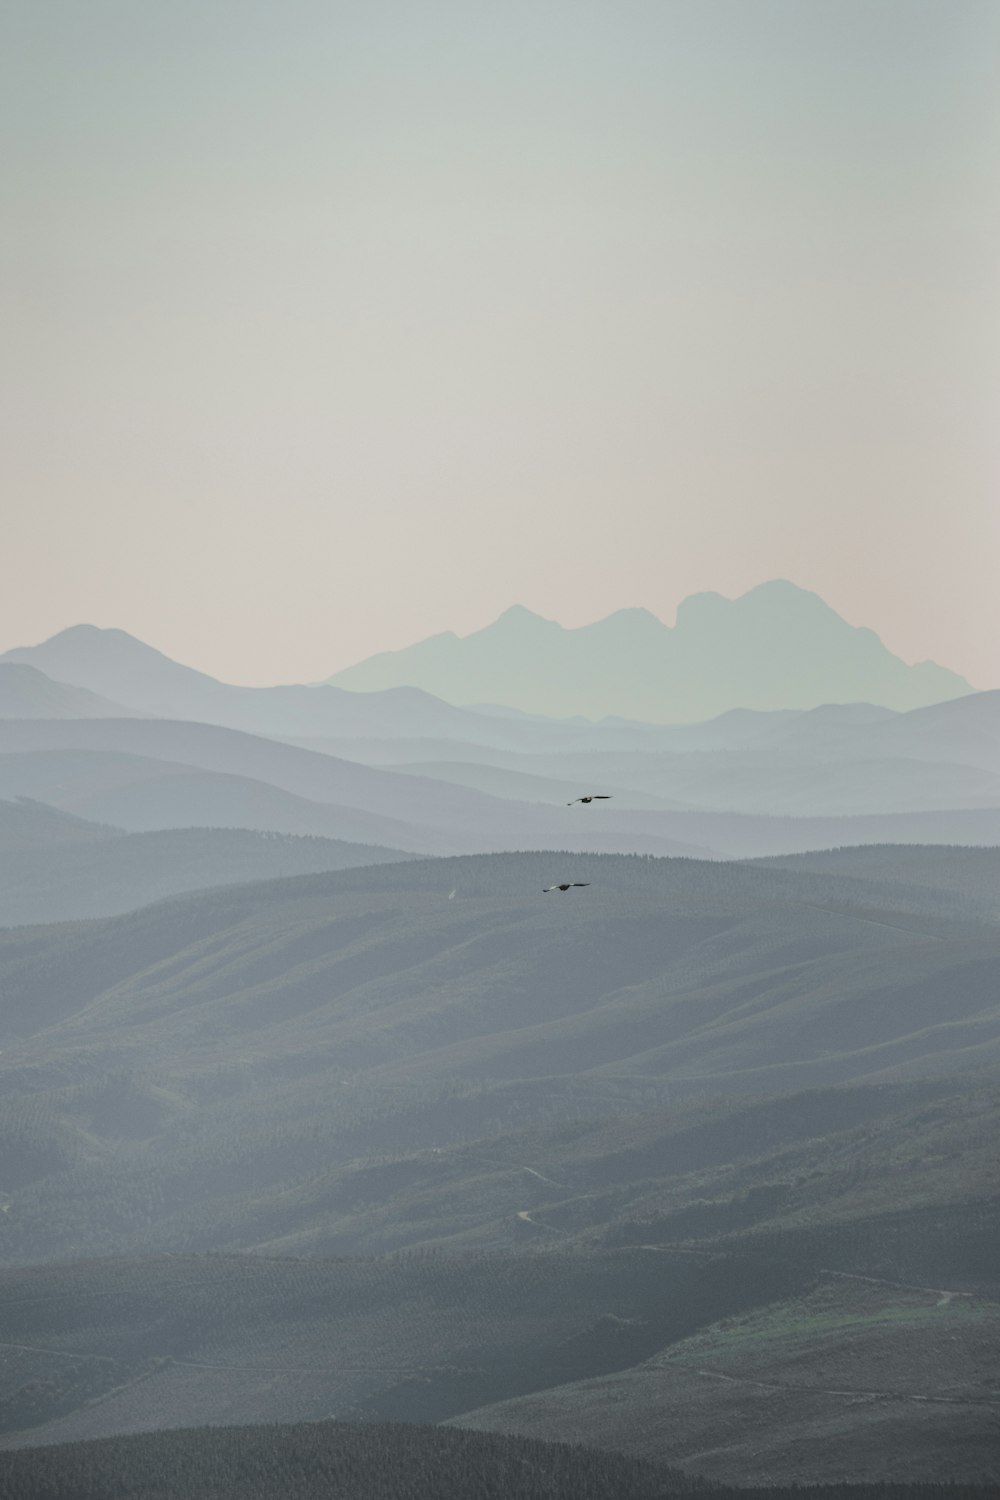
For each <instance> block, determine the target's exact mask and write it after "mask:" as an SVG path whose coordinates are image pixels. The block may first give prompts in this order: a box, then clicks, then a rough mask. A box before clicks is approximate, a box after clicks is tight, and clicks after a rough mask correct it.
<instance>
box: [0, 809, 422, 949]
mask: <svg viewBox="0 0 1000 1500" xmlns="http://www.w3.org/2000/svg"><path fill="white" fill-rule="evenodd" d="M407 857H408V856H406V855H404V854H401V853H399V852H398V851H396V850H392V849H380V848H378V847H377V846H374V845H368V844H349V843H345V842H343V841H342V840H337V839H323V838H316V837H307V838H293V837H287V838H286V837H282V836H281V835H279V834H273V833H254V832H249V831H247V830H246V829H232V830H226V829H222V828H192V827H187V828H181V829H177V830H168V831H161V832H154V833H133V834H128V833H124V832H122V830H120V829H117V828H112V827H108V826H107V825H103V824H97V823H87V822H85V821H84V820H83V819H82V818H76V817H71V816H68V815H67V814H65V813H61V812H59V811H57V810H56V809H55V808H51V807H47V806H45V805H44V804H42V803H35V802H3V801H0V926H3V927H15V926H19V925H24V924H26V923H40V922H66V921H73V920H79V919H81V918H85V917H107V916H114V915H116V914H117V913H119V912H125V911H133V910H135V909H136V908H137V907H140V906H145V905H148V904H149V902H151V901H158V900H161V899H163V898H164V897H167V896H175V895H180V894H181V893H183V892H186V891H196V890H207V889H209V888H211V887H213V886H222V885H232V884H234V883H236V882H238V881H254V880H263V879H275V878H278V877H281V876H284V875H303V874H309V873H313V872H314V871H319V870H343V869H348V868H350V867H351V866H354V865H368V864H381V863H382V862H383V861H387V862H388V861H393V860H398V859H405V858H407Z"/></svg>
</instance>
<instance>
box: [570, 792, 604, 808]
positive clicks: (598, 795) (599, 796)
mask: <svg viewBox="0 0 1000 1500" xmlns="http://www.w3.org/2000/svg"><path fill="white" fill-rule="evenodd" d="M610 801H611V793H610V792H595V793H594V795H593V796H592V797H574V798H573V802H610ZM573 802H567V803H566V806H567V807H572V806H573Z"/></svg>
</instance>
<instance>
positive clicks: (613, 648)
mask: <svg viewBox="0 0 1000 1500" xmlns="http://www.w3.org/2000/svg"><path fill="white" fill-rule="evenodd" d="M329 680H330V682H331V683H334V684H336V685H338V686H340V687H346V688H354V689H356V690H361V691H368V692H370V691H375V690H380V689H381V690H384V689H386V688H389V687H395V686H399V685H400V684H403V683H407V684H409V685H411V686H414V687H421V688H424V689H425V690H426V691H427V692H430V693H434V694H435V695H436V696H438V697H440V698H443V699H445V701H446V702H449V703H458V704H462V703H476V702H482V701H483V700H484V699H485V700H488V701H492V702H496V703H505V704H510V705H511V706H513V707H516V708H520V709H524V710H527V711H529V712H532V713H542V714H557V715H569V714H584V715H586V716H587V717H588V718H594V719H599V718H603V717H605V716H606V715H620V716H623V717H625V718H630V719H640V720H643V721H645V722H649V723H660V724H669V723H683V722H685V721H689V720H699V719H708V718H711V717H713V716H714V715H716V714H720V713H723V712H724V711H725V710H727V709H731V708H736V707H742V708H754V709H787V708H812V707H815V706H816V705H818V704H821V703H855V702H865V703H874V704H881V705H884V706H885V707H889V708H895V709H909V708H915V707H918V706H921V705H923V704H927V703H934V702H938V701H939V700H941V699H945V698H955V697H959V696H961V695H962V694H964V693H968V692H969V691H970V688H969V684H968V683H967V682H966V681H965V680H964V678H962V677H959V676H958V675H957V674H956V673H954V672H950V671H948V670H947V669H945V668H943V667H939V666H936V665H935V664H934V663H933V662H921V663H919V664H918V665H916V666H912V667H911V666H907V665H906V664H905V663H904V662H902V661H901V660H900V659H899V658H898V657H896V656H893V655H892V654H891V652H889V651H888V650H886V648H885V647H884V646H883V645H882V643H881V641H880V640H879V639H878V637H877V636H876V635H875V633H874V632H873V631H871V630H867V629H863V628H855V627H853V626H850V625H848V624H847V623H846V622H845V621H844V620H842V619H841V618H840V616H839V615H837V614H836V613H835V612H834V611H833V610H832V609H830V608H829V606H828V605H826V604H824V603H823V601H822V599H820V598H819V596H818V595H817V594H813V593H810V592H808V591H807V590H805V589H799V588H796V587H795V585H794V584H791V583H787V582H784V581H775V582H772V583H765V584H761V585H760V586H759V587H757V588H755V589H751V590H750V592H749V593H747V594H744V595H743V596H742V597H741V598H739V599H733V600H731V599H725V598H723V597H722V595H721V594H695V595H692V596H691V597H690V598H688V599H685V600H684V601H683V602H682V603H681V605H680V606H679V607H678V610H677V622H676V624H675V625H674V626H673V627H670V626H667V625H664V624H663V623H662V622H661V621H660V620H658V619H656V617H655V616H654V615H651V614H650V613H649V611H648V610H644V609H623V610H619V611H618V612H617V613H616V614H613V615H609V616H608V617H607V619H604V620H598V621H597V622H595V623H594V624H592V625H585V626H581V627H579V628H578V629H575V630H567V629H564V628H563V627H562V626H561V625H558V624H556V623H555V622H554V621H552V620H545V619H543V618H542V617H541V616H539V615H535V614H532V613H531V611H530V610H526V609H524V608H523V607H522V606H520V605H516V606H514V607H513V608H512V609H509V610H507V611H506V612H505V613H504V614H502V615H501V616H500V618H499V619H498V620H496V621H495V622H494V624H492V625H489V626H487V627H486V628H485V629H483V630H479V631H475V632H473V634H472V635H469V636H465V637H461V638H460V637H458V636H456V635H455V634H454V633H452V632H450V631H449V632H446V633H445V634H443V635H437V636H433V637H430V638H429V639H428V640H425V641H420V642H418V643H417V644H416V645H413V646H409V647H407V648H405V649H403V650H400V651H388V652H382V653H380V654H379V655H377V656H373V657H369V658H368V659H367V660H366V661H363V662H359V663H357V664H356V665H355V666H352V667H348V668H345V669H344V670H343V671H340V672H336V673H335V674H334V675H333V676H332V677H331V678H330V679H329Z"/></svg>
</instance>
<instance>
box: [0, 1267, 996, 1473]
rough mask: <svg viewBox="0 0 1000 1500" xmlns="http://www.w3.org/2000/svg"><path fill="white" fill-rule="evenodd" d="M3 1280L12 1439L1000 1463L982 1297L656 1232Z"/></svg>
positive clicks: (687, 1458) (749, 1465)
mask: <svg viewBox="0 0 1000 1500" xmlns="http://www.w3.org/2000/svg"><path fill="white" fill-rule="evenodd" d="M0 1290H2V1294H3V1295H2V1298H0V1342H2V1344H3V1346H4V1350H5V1355H6V1358H5V1361H4V1364H3V1366H2V1368H0V1421H2V1423H3V1426H4V1429H5V1433H4V1436H3V1437H2V1438H0V1442H2V1443H3V1445H4V1446H5V1447H14V1448H18V1447H24V1446H26V1445H30V1446H32V1447H34V1446H35V1445H38V1444H49V1443H60V1444H61V1443H67V1442H74V1441H77V1440H79V1439H81V1438H89V1437H110V1436H112V1435H114V1434H116V1433H128V1432H133V1433H139V1432H144V1431H150V1430H151V1429H153V1428H177V1427H185V1426H191V1425H193V1424H195V1423H203V1422H206V1421H208V1422H232V1421H234V1420H237V1421H240V1422H243V1423H254V1422H261V1421H302V1420H311V1421H316V1420H319V1419H322V1418H326V1417H335V1418H338V1419H341V1420H343V1419H349V1420H353V1421H358V1420H360V1421H364V1422H385V1421H390V1422H392V1421H400V1420H403V1421H408V1422H435V1421H437V1422H442V1421H445V1422H447V1421H451V1422H454V1423H456V1424H460V1425H462V1426H465V1427H477V1428H481V1429H487V1428H488V1429H492V1430H494V1431H497V1432H504V1431H518V1430H519V1429H520V1430H521V1431H524V1432H526V1433H527V1434H528V1435H535V1434H537V1432H538V1431H539V1430H546V1428H547V1430H549V1431H550V1432H551V1433H553V1434H555V1433H559V1432H562V1433H564V1434H571V1437H572V1440H574V1441H576V1440H579V1438H581V1437H583V1438H584V1439H585V1440H586V1441H588V1442H590V1443H592V1444H594V1445H595V1446H601V1445H606V1446H607V1447H609V1448H615V1449H618V1450H619V1451H621V1450H625V1451H629V1450H631V1451H632V1452H633V1453H634V1454H636V1455H637V1456H640V1457H642V1456H656V1457H657V1458H658V1459H660V1460H661V1461H663V1460H664V1459H666V1460H667V1461H669V1462H671V1463H672V1464H673V1465H675V1466H680V1467H683V1468H685V1469H686V1470H688V1471H690V1472H692V1473H694V1474H700V1475H704V1476H706V1477H712V1478H715V1479H716V1480H720V1481H723V1482H728V1483H733V1482H735V1481H737V1480H741V1481H746V1480H749V1481H751V1482H756V1483H762V1482H763V1483H765V1484H766V1483H767V1482H768V1480H770V1482H771V1483H774V1482H775V1481H784V1482H785V1483H788V1482H790V1481H800V1480H806V1481H807V1482H808V1481H812V1482H816V1481H819V1480H822V1479H824V1478H828V1477H833V1476H836V1477H839V1478H848V1479H852V1480H855V1481H856V1480H859V1479H862V1478H866V1477H867V1478H878V1479H880V1480H886V1479H890V1478H896V1479H910V1480H912V1479H917V1478H919V1479H925V1480H926V1479H934V1480H942V1479H951V1480H966V1481H968V1480H988V1479H991V1478H992V1479H995V1478H996V1477H997V1473H998V1469H997V1454H996V1449H995V1443H994V1441H993V1433H994V1431H995V1422H996V1413H997V1410H998V1407H997V1398H996V1393H995V1389H994V1387H993V1380H992V1377H993V1365H992V1353H993V1351H994V1350H995V1345H996V1338H997V1334H998V1332H1000V1307H998V1305H997V1304H996V1303H995V1302H992V1301H990V1300H988V1299H985V1298H983V1297H981V1296H951V1297H950V1298H947V1297H945V1294H944V1293H942V1292H940V1291H939V1290H938V1289H937V1288H914V1287H910V1288H906V1287H898V1286H893V1285H891V1284H887V1283H869V1282H866V1281H865V1280H864V1279H863V1278H858V1277H853V1276H845V1275H843V1274H840V1275H833V1274H831V1273H828V1272H818V1273H815V1272H813V1273H810V1272H809V1271H808V1270H806V1269H805V1268H800V1267H797V1266H795V1265H793V1264H789V1263H788V1262H780V1261H772V1262H768V1261H766V1260H764V1259H761V1258H759V1257H752V1256H745V1255H742V1256H741V1255H735V1256H728V1257H723V1256H711V1255H709V1256H703V1255H698V1254H693V1253H690V1252H685V1251H683V1250H674V1249H670V1248H663V1247H658V1246H656V1245H653V1246H652V1247H643V1246H635V1247H630V1248H628V1249H617V1250H595V1251H589V1252H580V1251H575V1250H572V1249H571V1250H569V1251H563V1250H552V1251H549V1252H546V1253H544V1254H537V1255H530V1256H524V1255H522V1256H519V1257H515V1256H509V1255H508V1256H490V1255H486V1256H474V1257H432V1258H430V1259H426V1258H425V1259H420V1258H414V1257H408V1258H399V1259H388V1260H383V1261H351V1260H341V1261H293V1260H264V1259H260V1258H257V1257H247V1258H233V1257H218V1256H216V1257H207V1258H195V1257H184V1256H172V1257H166V1258H163V1257H159V1258H157V1257H143V1258H140V1259H134V1260H110V1261H99V1262H87V1263H80V1264H77V1265H74V1266H55V1267H44V1268H39V1269H37V1270H32V1271H20V1272H7V1273H3V1274H2V1275H0ZM943 1298H944V1300H942V1299H943ZM573 1422H575V1423H576V1426H575V1428H573V1427H572V1426H571V1424H572V1423H573ZM587 1423H589V1430H588V1429H587V1426H586V1425H585V1424H587ZM15 1472H16V1470H15Z"/></svg>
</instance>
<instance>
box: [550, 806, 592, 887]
mask: <svg viewBox="0 0 1000 1500" xmlns="http://www.w3.org/2000/svg"><path fill="white" fill-rule="evenodd" d="M567 805H568V804H567ZM589 884H590V881H589V880H567V882H566V884H565V885H543V886H542V895H543V896H545V895H547V894H548V892H549V891H571V890H573V888H574V887H575V886H578V885H589Z"/></svg>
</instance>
